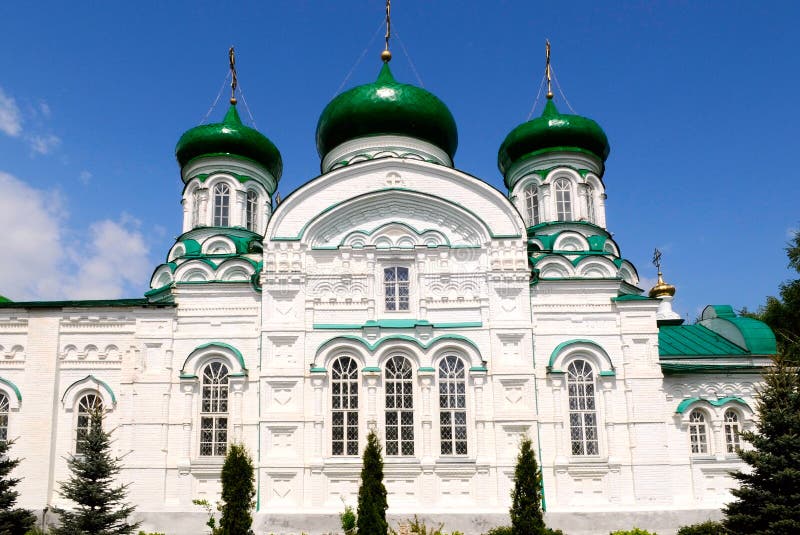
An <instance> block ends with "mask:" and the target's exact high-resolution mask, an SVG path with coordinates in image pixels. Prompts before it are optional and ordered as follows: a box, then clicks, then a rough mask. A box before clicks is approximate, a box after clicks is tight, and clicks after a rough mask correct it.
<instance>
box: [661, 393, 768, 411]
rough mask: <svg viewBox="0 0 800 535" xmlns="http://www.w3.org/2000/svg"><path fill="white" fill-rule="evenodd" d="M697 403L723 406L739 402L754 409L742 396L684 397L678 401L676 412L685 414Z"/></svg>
mask: <svg viewBox="0 0 800 535" xmlns="http://www.w3.org/2000/svg"><path fill="white" fill-rule="evenodd" d="M695 403H708V404H709V405H711V406H713V407H722V406H723V405H727V404H729V403H738V404H739V405H742V406H743V407H747V408H748V409H749V410H750V411H752V410H753V409H751V408H750V405H748V404H747V402H746V401H745V400H743V399H742V398H740V397H734V396H726V397H724V398H719V399H706V398H699V397H693V398H688V399H684V400H683V401H681V402H680V403H678V407H677V408H676V409H675V414H683V413H684V412H686V409H688V408H689V407H690V406H692V405H694V404H695Z"/></svg>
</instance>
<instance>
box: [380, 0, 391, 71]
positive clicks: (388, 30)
mask: <svg viewBox="0 0 800 535" xmlns="http://www.w3.org/2000/svg"><path fill="white" fill-rule="evenodd" d="M391 36H392V0H386V48H384V49H383V52H381V61H383V62H384V63H389V62H390V61H391V60H392V53H391V52H390V51H389V38H390V37H391Z"/></svg>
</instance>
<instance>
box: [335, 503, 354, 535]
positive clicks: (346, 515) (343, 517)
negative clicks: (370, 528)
mask: <svg viewBox="0 0 800 535" xmlns="http://www.w3.org/2000/svg"><path fill="white" fill-rule="evenodd" d="M342 501H344V500H342ZM357 520H358V519H357V518H356V513H355V511H353V508H352V507H350V506H349V505H345V506H344V512H343V513H340V514H339V523H340V524H341V525H342V531H344V535H356V533H357V532H358V531H357V530H356V524H357Z"/></svg>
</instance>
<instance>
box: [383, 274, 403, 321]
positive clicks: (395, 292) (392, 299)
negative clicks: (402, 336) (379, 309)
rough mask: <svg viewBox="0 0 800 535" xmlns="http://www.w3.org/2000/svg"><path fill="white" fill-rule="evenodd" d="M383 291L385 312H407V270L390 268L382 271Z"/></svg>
mask: <svg viewBox="0 0 800 535" xmlns="http://www.w3.org/2000/svg"><path fill="white" fill-rule="evenodd" d="M383 289H384V293H385V299H386V310H389V311H404V310H408V303H409V299H408V297H409V295H408V268H404V267H390V268H386V269H384V270H383Z"/></svg>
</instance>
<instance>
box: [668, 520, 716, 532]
mask: <svg viewBox="0 0 800 535" xmlns="http://www.w3.org/2000/svg"><path fill="white" fill-rule="evenodd" d="M726 533H728V532H727V531H726V530H725V527H724V526H723V525H722V522H714V521H711V520H709V521H708V522H702V523H700V524H692V525H691V526H683V527H682V528H681V529H679V530H678V535H726Z"/></svg>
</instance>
